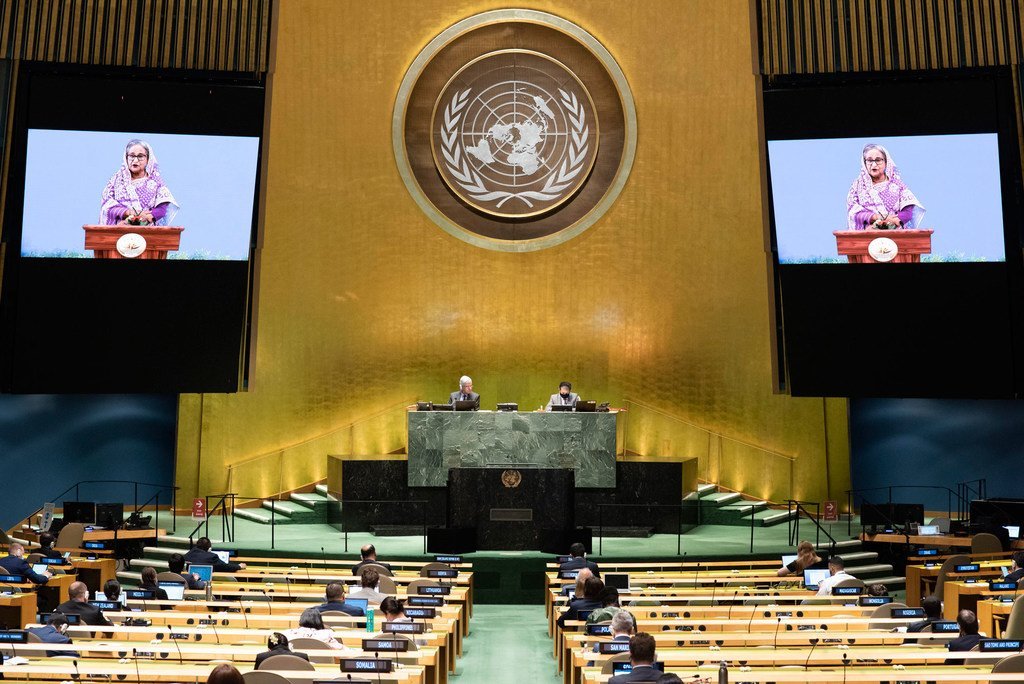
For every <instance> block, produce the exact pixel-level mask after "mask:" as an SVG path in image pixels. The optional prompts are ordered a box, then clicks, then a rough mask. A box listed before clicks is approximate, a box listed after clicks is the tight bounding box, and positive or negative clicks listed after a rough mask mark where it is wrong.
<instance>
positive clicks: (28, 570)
mask: <svg viewBox="0 0 1024 684" xmlns="http://www.w3.org/2000/svg"><path fill="white" fill-rule="evenodd" d="M0 572H3V573H4V574H7V575H17V576H19V577H21V579H22V581H25V580H27V581H29V582H32V583H33V584H46V581H47V580H48V579H50V577H51V575H50V573H49V572H44V573H43V574H39V573H38V572H35V571H33V570H32V566H31V565H29V564H28V561H26V560H25V547H24V546H22V545H21V544H19V543H18V542H14V543H13V544H11V545H10V546H9V547H7V555H6V556H5V557H3V558H0Z"/></svg>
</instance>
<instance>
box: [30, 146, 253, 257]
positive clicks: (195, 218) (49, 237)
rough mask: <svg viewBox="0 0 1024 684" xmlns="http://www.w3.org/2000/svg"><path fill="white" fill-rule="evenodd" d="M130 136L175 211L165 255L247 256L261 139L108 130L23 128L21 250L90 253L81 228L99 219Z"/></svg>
mask: <svg viewBox="0 0 1024 684" xmlns="http://www.w3.org/2000/svg"><path fill="white" fill-rule="evenodd" d="M132 138H140V139H142V140H145V141H146V142H148V143H149V144H150V145H151V146H152V148H153V152H154V153H155V154H156V158H157V161H158V162H159V163H160V173H161V174H162V175H163V178H164V182H165V183H166V184H167V187H168V188H170V190H171V194H173V195H174V199H175V200H176V201H177V203H178V205H179V206H180V207H181V210H180V211H179V212H178V214H177V215H176V216H175V218H174V225H178V226H184V227H185V230H184V232H182V234H181V248H180V250H179V251H178V252H177V253H174V252H172V253H171V255H170V256H171V258H183V257H189V258H200V257H201V258H211V259H237V260H245V259H248V258H249V239H250V234H251V232H252V216H253V200H254V193H255V187H256V168H257V161H258V157H259V138H248V137H233V136H212V135H169V134H161V133H108V132H99V131H56V130H40V129H32V130H30V131H29V132H28V150H27V154H26V158H25V159H26V161H25V211H24V218H23V220H22V244H21V253H22V254H23V255H26V256H30V255H31V256H58V255H56V254H52V253H53V252H71V253H72V254H61V255H60V256H74V255H75V254H73V253H77V254H79V255H81V256H89V257H91V256H92V252H91V251H89V252H86V251H85V248H84V246H83V244H84V239H85V237H84V232H83V231H82V226H83V225H84V224H87V223H97V222H98V218H99V213H100V204H101V201H100V197H101V195H102V193H103V188H104V186H105V185H106V184H107V181H108V180H110V177H111V176H112V175H113V174H114V172H116V171H117V170H118V169H119V168H120V166H121V162H122V160H123V155H124V147H125V145H126V144H127V142H128V141H129V140H131V139H132Z"/></svg>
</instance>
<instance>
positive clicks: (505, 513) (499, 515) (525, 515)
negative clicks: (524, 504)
mask: <svg viewBox="0 0 1024 684" xmlns="http://www.w3.org/2000/svg"><path fill="white" fill-rule="evenodd" d="M491 521H492V522H533V509H532V508H492V509H491Z"/></svg>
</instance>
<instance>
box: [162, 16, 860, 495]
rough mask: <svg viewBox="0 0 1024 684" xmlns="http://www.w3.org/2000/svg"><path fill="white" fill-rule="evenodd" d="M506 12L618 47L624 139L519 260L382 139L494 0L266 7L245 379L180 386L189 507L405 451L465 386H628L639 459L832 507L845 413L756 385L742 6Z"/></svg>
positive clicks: (538, 391) (753, 232) (489, 397)
mask: <svg viewBox="0 0 1024 684" xmlns="http://www.w3.org/2000/svg"><path fill="white" fill-rule="evenodd" d="M519 5H520V6H523V7H526V8H530V9H539V10H543V11H547V12H551V13H553V14H556V15H559V16H562V17H564V18H566V19H568V20H569V21H572V22H575V23H577V24H579V25H580V26H582V27H583V28H584V29H586V30H587V31H589V32H590V33H592V34H593V35H594V36H595V37H596V38H597V39H598V40H600V41H601V42H602V43H603V44H604V45H605V47H607V48H608V49H609V50H610V51H611V53H612V54H613V55H614V56H615V58H616V59H617V60H618V62H619V64H620V66H621V67H622V69H623V71H624V72H625V74H626V78H627V79H628V80H629V82H630V85H631V87H632V91H633V95H634V97H635V99H636V110H637V123H638V130H639V136H638V145H637V154H636V160H635V163H634V166H633V171H632V174H631V175H630V178H629V181H628V183H627V184H626V186H625V188H624V189H623V191H622V194H621V195H620V197H619V200H618V201H617V203H616V204H615V205H614V206H612V207H611V209H610V210H609V211H608V213H607V214H605V215H604V217H603V218H602V219H601V220H600V221H598V222H597V223H596V224H595V225H594V226H593V227H591V228H590V229H589V230H588V231H587V232H586V233H584V234H582V235H580V236H579V237H577V238H575V239H573V240H570V241H568V242H566V243H564V244H561V245H559V246H556V247H553V248H551V249H547V250H543V251H538V252H530V253H505V252H497V251H491V250H485V249H480V248H477V247H474V246H472V245H469V244H466V243H464V242H461V241H460V240H457V239H455V238H454V237H452V236H450V235H448V234H447V233H445V232H444V231H443V230H441V229H440V228H438V227H437V226H436V225H435V224H434V223H433V222H432V221H431V220H430V219H429V218H427V217H426V216H425V215H424V214H423V213H422V212H421V211H420V210H419V208H418V207H417V205H416V204H415V202H414V201H413V199H412V197H411V196H410V195H409V193H408V192H407V191H406V189H405V187H404V185H403V184H402V181H401V178H400V177H399V173H398V169H397V166H396V164H395V160H394V157H393V153H392V147H391V116H392V107H393V104H394V101H395V94H396V90H397V88H398V85H399V83H400V82H401V80H402V77H403V75H404V74H405V71H406V69H407V67H408V65H409V64H410V62H411V61H412V59H413V58H414V57H415V56H416V54H418V52H419V51H420V50H421V49H422V47H423V46H424V45H425V44H426V43H427V42H429V41H430V40H431V39H432V38H433V37H434V36H435V35H437V34H438V33H440V32H441V31H442V30H444V29H445V28H446V27H448V26H449V25H451V24H453V23H455V22H456V21H458V20H460V19H462V18H464V17H466V16H469V15H471V14H474V13H477V12H481V11H484V10H489V9H496V8H501V7H507V6H508V5H507V3H500V2H490V1H482V0H477V1H471V2H458V3H451V2H442V1H440V0H420V1H418V2H383V3H363V2H344V3H340V2H336V1H331V0H289V1H288V2H283V3H281V4H280V6H279V8H278V10H277V11H278V12H279V17H278V22H279V23H278V25H277V27H276V45H275V53H276V61H275V64H274V66H273V76H272V85H271V96H270V118H269V137H268V140H267V142H268V150H267V167H266V172H265V176H264V180H265V183H266V196H265V221H264V227H263V233H262V250H261V255H260V272H259V280H258V282H259V291H258V309H257V320H258V332H257V335H256V342H255V349H254V357H253V371H252V376H251V379H252V382H251V385H250V391H248V392H246V393H240V394H236V395H205V396H202V397H197V396H183V397H182V398H181V404H180V411H179V441H178V471H177V473H178V484H179V485H180V486H182V487H183V491H182V493H181V497H182V499H183V500H187V497H188V496H190V495H193V494H195V493H197V492H198V493H200V494H207V493H216V492H217V491H219V490H223V489H224V488H225V487H227V485H228V472H229V469H230V470H231V471H232V472H233V473H234V475H233V481H232V482H231V485H232V488H233V489H235V490H236V491H238V492H240V493H242V494H245V495H263V494H270V493H273V492H274V491H276V490H277V488H279V487H282V486H285V485H292V484H296V483H297V484H305V483H308V482H312V481H314V480H318V479H321V478H324V477H325V476H326V473H327V456H328V454H345V453H349V454H353V453H354V454H359V453H369V454H380V453H389V452H392V451H394V450H396V449H401V448H402V447H404V445H405V442H404V440H405V433H404V415H403V414H402V412H401V408H400V407H401V406H402V405H403V404H404V403H406V402H408V401H410V400H412V399H416V398H422V399H432V400H440V399H444V398H447V396H448V393H449V392H451V391H452V390H454V389H455V388H456V382H457V380H458V377H459V376H460V375H461V374H463V373H468V374H469V375H471V376H472V377H473V379H474V389H475V390H477V391H479V392H480V393H481V395H482V397H483V403H484V405H485V406H493V405H494V403H495V402H497V401H516V402H519V404H520V407H521V408H523V409H532V408H537V407H539V406H541V405H542V404H543V403H545V401H546V399H547V397H548V396H549V395H550V394H551V393H553V392H555V391H556V388H557V384H558V382H559V381H560V380H563V379H567V380H571V381H572V382H573V384H574V389H578V390H579V391H580V392H581V393H582V394H583V395H584V396H585V397H590V398H594V399H599V400H609V401H611V402H613V404H616V405H620V406H621V405H624V404H625V402H626V399H627V398H629V399H631V400H633V401H634V402H638V403H642V404H643V406H644V407H648V408H646V409H644V410H641V409H638V408H635V406H634V409H633V410H632V411H630V412H628V413H627V414H626V415H627V417H626V420H627V421H633V422H628V423H627V425H626V433H625V435H624V437H623V442H624V446H625V448H626V449H628V450H630V451H635V452H637V453H639V454H641V455H644V456H649V457H663V458H688V457H692V456H697V457H698V458H701V457H703V459H704V467H705V473H706V474H707V475H709V476H710V475H714V476H715V477H717V478H720V479H721V480H722V483H723V484H725V485H726V486H730V487H733V488H740V485H742V487H743V488H745V489H749V490H750V491H752V492H755V493H757V494H758V495H759V496H765V497H766V498H771V499H774V500H781V499H785V498H787V497H789V496H797V497H799V498H802V499H810V500H818V499H823V498H825V497H826V495H827V494H828V493H829V491H830V488H831V493H832V496H833V497H835V498H839V499H842V498H843V496H842V493H841V490H842V489H845V488H847V487H848V486H849V484H848V481H849V464H848V451H849V450H848V440H847V436H846V422H845V419H843V420H839V419H838V418H836V417H835V416H833V415H832V414H833V413H834V414H836V415H837V416H845V411H846V403H845V401H843V400H834V401H833V400H830V401H828V402H824V401H823V400H821V399H794V398H792V397H788V396H781V395H776V394H773V393H772V373H771V354H772V351H771V329H770V321H769V304H768V297H769V292H768V288H769V282H770V281H769V276H768V270H767V261H768V260H767V258H766V254H765V248H764V228H763V221H762V202H763V198H762V195H761V181H760V175H759V174H760V172H759V168H760V167H759V163H760V162H759V149H760V147H759V141H758V113H757V92H758V84H757V81H756V79H755V76H754V71H755V67H754V65H753V63H752V59H751V55H752V49H751V45H752V43H751V35H752V30H751V29H752V27H751V23H750V21H751V13H750V12H749V4H748V3H747V2H746V1H745V0H729V1H716V2H680V1H678V0H647V1H645V2H635V3H634V2H621V0H592V1H590V2H585V3H584V2H572V1H569V0H561V1H551V0H548V1H545V2H536V1H524V2H521V3H519ZM826 416H828V417H829V418H830V419H829V420H828V421H826ZM349 426H352V427H351V428H350V427H349ZM691 426H698V428H699V429H698V428H694V427H691ZM826 426H827V428H828V429H827V432H826ZM702 431H703V432H702ZM349 432H352V433H353V438H352V439H350V438H349V435H348V433H349ZM708 433H710V434H713V435H718V436H719V437H716V438H715V440H717V441H718V442H720V445H717V446H715V449H717V451H715V452H714V453H713V455H712V452H711V451H709V450H708V446H707V441H708V438H707V434H708ZM700 434H703V435H704V443H703V445H702V444H701V443H700V442H699V440H697V439H696V437H694V435H700ZM293 445H295V446H294V448H292V447H293ZM701 449H704V451H701ZM702 455H703V456H702ZM254 459H266V460H265V461H262V460H254ZM247 463H250V464H257V465H249V466H246V465H245V464H247ZM261 463H267V464H269V465H267V467H265V468H263V467H259V464H261ZM826 468H827V470H826ZM243 489H244V490H249V491H243ZM251 490H258V491H251Z"/></svg>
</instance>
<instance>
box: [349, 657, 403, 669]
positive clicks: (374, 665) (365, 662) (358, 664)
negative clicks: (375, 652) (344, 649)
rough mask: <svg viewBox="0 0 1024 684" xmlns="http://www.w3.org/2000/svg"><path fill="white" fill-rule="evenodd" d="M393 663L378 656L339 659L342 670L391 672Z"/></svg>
mask: <svg viewBox="0 0 1024 684" xmlns="http://www.w3.org/2000/svg"><path fill="white" fill-rule="evenodd" d="M392 665H393V663H392V662H391V661H390V660H380V659H378V658H345V659H343V660H342V661H341V671H342V672H391V667H392Z"/></svg>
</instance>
